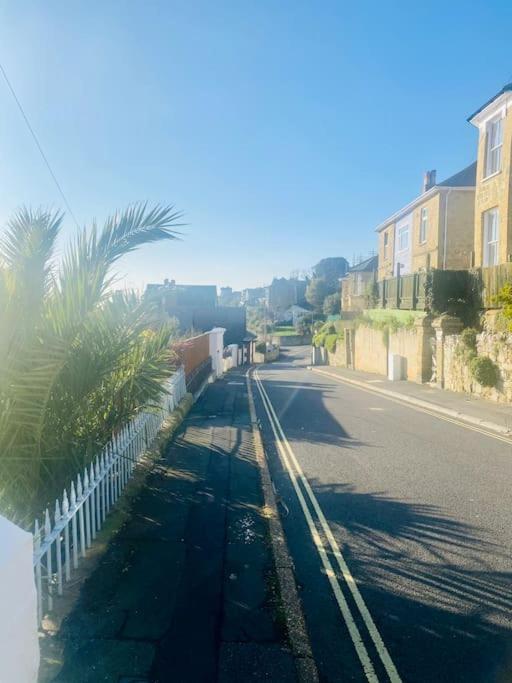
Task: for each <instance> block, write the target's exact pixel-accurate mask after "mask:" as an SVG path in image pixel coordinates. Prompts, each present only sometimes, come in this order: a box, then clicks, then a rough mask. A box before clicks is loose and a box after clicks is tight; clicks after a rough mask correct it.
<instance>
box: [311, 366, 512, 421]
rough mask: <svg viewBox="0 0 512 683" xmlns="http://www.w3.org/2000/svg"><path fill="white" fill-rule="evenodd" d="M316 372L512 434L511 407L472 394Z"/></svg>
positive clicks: (354, 373)
mask: <svg viewBox="0 0 512 683" xmlns="http://www.w3.org/2000/svg"><path fill="white" fill-rule="evenodd" d="M312 370H313V371H314V372H319V373H320V374H325V373H329V374H331V375H333V376H335V377H339V378H340V379H342V380H345V381H347V382H352V383H354V384H358V383H359V384H362V385H365V386H367V388H368V389H372V390H374V391H376V392H379V391H380V392H382V393H385V392H389V394H390V395H395V397H396V398H398V399H400V400H402V401H406V402H411V403H416V404H417V405H421V404H424V407H425V408H427V409H429V410H435V411H438V412H440V413H443V414H445V415H447V416H450V417H455V418H457V419H459V420H463V421H465V422H468V423H470V424H474V425H481V426H482V427H484V428H488V429H490V430H492V431H496V432H498V433H500V434H512V410H511V408H510V406H509V405H505V404H501V403H493V402H492V401H488V400H486V399H482V398H478V397H476V396H472V395H470V394H464V393H459V392H455V391H448V390H444V389H439V388H438V387H435V386H432V385H429V384H417V383H416V382H406V381H399V382H391V381H390V380H388V379H386V378H385V377H382V375H376V374H373V373H369V372H360V371H358V370H350V369H346V368H336V367H333V366H315V367H313V368H312Z"/></svg>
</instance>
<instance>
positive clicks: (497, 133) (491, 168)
mask: <svg viewBox="0 0 512 683" xmlns="http://www.w3.org/2000/svg"><path fill="white" fill-rule="evenodd" d="M485 132H486V141H485V176H484V178H489V176H492V175H494V174H495V173H499V172H500V171H501V156H502V154H501V153H502V148H503V116H502V114H500V115H499V116H495V117H494V118H493V119H491V120H490V121H489V122H488V123H487V126H486V128H485Z"/></svg>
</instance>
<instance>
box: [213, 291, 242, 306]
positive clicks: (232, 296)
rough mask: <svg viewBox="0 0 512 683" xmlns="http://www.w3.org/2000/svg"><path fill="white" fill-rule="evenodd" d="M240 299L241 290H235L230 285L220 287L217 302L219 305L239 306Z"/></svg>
mask: <svg viewBox="0 0 512 683" xmlns="http://www.w3.org/2000/svg"><path fill="white" fill-rule="evenodd" d="M241 299H242V292H235V291H233V288H232V287H221V288H220V294H219V304H220V305H221V306H239V305H240V302H241Z"/></svg>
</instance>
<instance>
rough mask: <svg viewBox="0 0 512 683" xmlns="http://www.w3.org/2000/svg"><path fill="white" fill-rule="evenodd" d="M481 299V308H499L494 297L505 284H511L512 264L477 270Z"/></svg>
mask: <svg viewBox="0 0 512 683" xmlns="http://www.w3.org/2000/svg"><path fill="white" fill-rule="evenodd" d="M476 272H477V274H478V275H479V277H480V283H481V297H482V307H483V308H499V306H498V304H497V302H496V295H497V294H498V292H499V291H500V289H501V288H502V287H503V285H504V284H506V283H507V282H512V263H501V264H500V265H498V266H490V267H489V268H479V269H478V270H477V271H476Z"/></svg>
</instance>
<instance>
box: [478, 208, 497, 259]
mask: <svg viewBox="0 0 512 683" xmlns="http://www.w3.org/2000/svg"><path fill="white" fill-rule="evenodd" d="M491 216H494V223H491V222H490V220H489V219H490V217H491ZM491 226H492V228H493V231H494V233H495V234H494V239H493V240H490V239H489V233H490V227H491ZM482 232H483V234H482V237H483V240H482V242H483V259H482V261H483V266H484V268H492V267H493V266H497V265H499V246H500V212H499V209H498V207H497V206H494V207H492V208H491V209H487V211H484V212H483V213H482ZM491 254H493V256H494V258H493V259H492V261H493V262H492V263H491V258H490V255H491Z"/></svg>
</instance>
